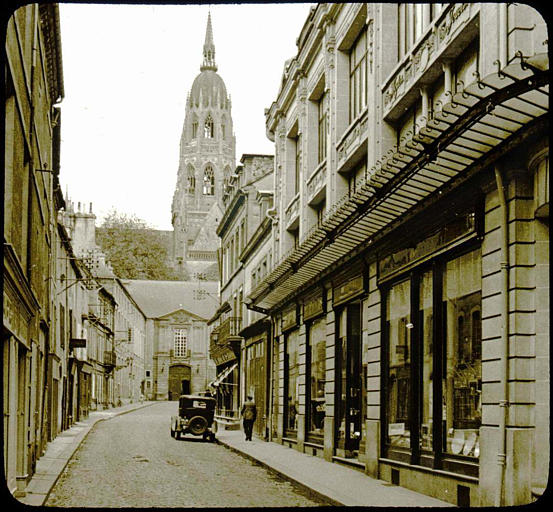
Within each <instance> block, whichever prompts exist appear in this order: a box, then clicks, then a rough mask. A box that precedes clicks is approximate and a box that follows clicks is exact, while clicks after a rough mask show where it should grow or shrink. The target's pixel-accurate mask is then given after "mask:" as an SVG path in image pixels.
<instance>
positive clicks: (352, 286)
mask: <svg viewBox="0 0 553 512" xmlns="http://www.w3.org/2000/svg"><path fill="white" fill-rule="evenodd" d="M354 268H355V267H354ZM334 282H335V285H334V287H333V301H332V302H333V304H332V306H333V308H334V318H335V330H336V358H335V397H334V404H335V411H334V414H335V423H334V425H335V438H334V452H335V454H336V455H337V456H338V457H345V458H354V457H358V456H359V451H360V443H361V442H362V440H363V416H364V412H363V382H362V375H363V370H362V361H361V330H362V296H363V295H364V293H365V288H366V282H365V279H364V275H363V272H362V270H361V269H359V268H357V270H356V272H354V273H353V275H352V273H351V272H348V273H347V274H345V275H344V274H343V275H341V276H339V277H337V278H335V280H334Z"/></svg>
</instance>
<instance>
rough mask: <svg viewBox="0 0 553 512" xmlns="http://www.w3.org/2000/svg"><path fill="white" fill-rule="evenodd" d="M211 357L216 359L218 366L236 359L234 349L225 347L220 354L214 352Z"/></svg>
mask: <svg viewBox="0 0 553 512" xmlns="http://www.w3.org/2000/svg"><path fill="white" fill-rule="evenodd" d="M211 359H213V361H215V365H216V366H220V365H222V364H224V363H228V362H229V361H234V360H235V359H236V356H235V355H234V352H233V351H232V350H230V349H228V348H224V349H222V350H221V351H220V352H219V353H218V354H212V355H211Z"/></svg>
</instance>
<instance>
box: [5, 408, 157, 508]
mask: <svg viewBox="0 0 553 512" xmlns="http://www.w3.org/2000/svg"><path fill="white" fill-rule="evenodd" d="M155 403H156V402H143V403H140V402H138V403H133V404H127V405H123V406H122V407H114V408H113V409H106V410H104V411H94V412H91V413H90V414H89V416H88V418H86V419H85V420H83V421H77V422H76V423H75V424H74V425H72V426H71V427H70V428H68V429H67V430H64V431H63V432H60V433H59V434H58V435H57V437H56V438H55V439H54V440H53V441H50V442H49V443H48V446H47V448H46V452H45V453H44V455H43V456H42V457H41V458H40V459H38V461H37V464H36V471H35V474H34V475H33V477H32V478H31V481H30V482H29V485H27V488H26V489H25V491H26V493H27V494H26V495H25V496H23V497H20V498H15V499H17V500H18V501H20V502H21V503H23V504H25V505H32V506H41V505H43V504H44V502H45V501H46V499H47V498H48V494H49V493H50V491H51V490H52V487H54V484H55V483H56V482H57V480H58V478H59V476H60V475H61V473H62V471H63V470H64V468H65V466H66V465H67V463H68V462H69V459H71V457H72V456H73V453H75V451H76V450H77V448H78V447H79V445H80V444H81V443H82V442H83V440H84V438H85V437H86V436H87V434H88V433H89V432H90V429H91V428H92V427H93V426H94V425H95V424H96V423H97V422H98V421H102V420H105V419H109V418H112V417H114V416H119V415H121V414H125V413H127V412H131V411H135V410H136V409H140V408H142V407H147V406H149V405H153V404H155Z"/></svg>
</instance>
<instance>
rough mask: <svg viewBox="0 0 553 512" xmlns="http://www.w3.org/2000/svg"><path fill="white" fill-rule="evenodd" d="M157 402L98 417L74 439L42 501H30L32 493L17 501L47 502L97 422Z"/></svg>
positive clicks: (25, 502)
mask: <svg viewBox="0 0 553 512" xmlns="http://www.w3.org/2000/svg"><path fill="white" fill-rule="evenodd" d="M155 403H156V402H149V403H146V404H141V405H139V406H137V407H133V408H132V409H126V410H124V411H119V412H113V413H112V414H113V415H112V416H109V417H106V418H98V419H96V420H95V421H94V422H93V423H90V424H89V425H87V426H86V427H85V428H84V429H83V431H82V432H81V433H79V434H78V435H76V436H75V440H74V441H73V443H72V444H71V448H70V449H69V456H68V457H67V459H66V460H65V463H64V464H63V466H62V467H61V469H60V471H59V472H58V474H57V475H56V476H55V478H53V480H52V483H51V485H50V488H49V489H48V491H47V492H46V493H45V494H44V495H43V494H42V493H40V496H43V499H42V501H41V502H40V503H36V504H33V503H29V501H30V500H29V497H30V496H31V495H32V493H29V494H27V495H26V496H23V497H22V498H19V499H18V498H15V497H14V499H15V500H16V501H18V502H19V503H21V504H22V505H26V506H31V507H33V506H37V505H38V506H44V504H45V503H46V501H47V500H48V498H49V497H50V493H51V492H52V489H53V488H54V487H55V485H56V483H57V482H58V480H59V478H60V476H61V474H62V473H63V472H64V470H65V468H66V467H67V465H68V464H69V462H70V461H71V459H72V458H73V455H75V452H76V451H77V449H78V448H79V447H80V446H81V444H82V443H83V441H84V440H85V439H86V437H87V436H88V434H89V433H90V431H91V430H92V429H93V428H94V426H95V425H96V424H97V423H99V422H100V421H105V420H110V419H112V418H115V417H117V416H122V415H124V414H128V413H129V412H134V411H137V410H139V409H143V408H145V407H149V406H151V405H154V404H155ZM108 411H109V409H108ZM63 432H65V431H62V432H60V434H62V433H63ZM54 439H55V438H54ZM44 455H46V454H44ZM44 455H43V457H44ZM38 460H40V459H38ZM37 462H38V461H37ZM35 474H36V473H35ZM33 478H34V475H33V477H31V481H32V479H33ZM29 483H30V482H29Z"/></svg>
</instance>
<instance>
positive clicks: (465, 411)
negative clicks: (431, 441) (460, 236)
mask: <svg viewBox="0 0 553 512" xmlns="http://www.w3.org/2000/svg"><path fill="white" fill-rule="evenodd" d="M480 267H481V263H480V254H479V251H472V252H470V253H468V254H465V255H463V256H460V257H458V258H455V259H454V260H451V261H449V262H447V264H446V266H445V269H444V276H443V301H444V311H445V315H446V318H445V321H446V333H445V334H446V344H445V347H444V349H445V350H444V351H445V357H444V361H445V362H446V368H445V371H444V375H443V377H444V390H443V402H444V408H445V411H444V412H445V415H444V416H445V419H446V424H445V429H446V436H445V438H444V442H445V445H444V449H445V450H446V452H448V453H453V454H462V455H469V456H471V455H472V456H475V457H477V456H478V452H479V439H478V437H479V428H480V423H481V408H482V401H481V390H482V361H481V354H482V348H481V347H482V339H481V337H482V335H481V333H482V327H481V323H482V321H481V313H480V308H481V303H482V293H481V275H482V271H481V268H480Z"/></svg>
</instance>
